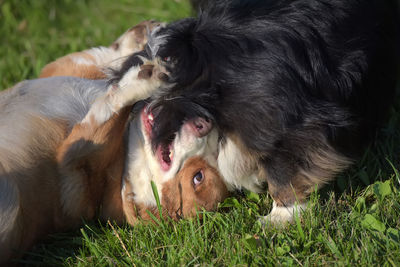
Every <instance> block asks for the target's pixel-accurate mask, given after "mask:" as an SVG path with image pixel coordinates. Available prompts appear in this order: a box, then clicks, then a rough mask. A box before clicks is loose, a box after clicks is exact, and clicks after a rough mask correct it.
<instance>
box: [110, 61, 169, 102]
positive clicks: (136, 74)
mask: <svg viewBox="0 0 400 267" xmlns="http://www.w3.org/2000/svg"><path fill="white" fill-rule="evenodd" d="M168 79H169V78H168V72H167V71H166V70H165V69H164V67H163V66H161V65H160V64H158V63H157V62H153V61H145V62H144V64H143V65H141V66H135V67H132V68H131V69H130V70H129V71H127V72H126V73H125V75H124V76H123V78H122V79H121V80H120V82H119V83H118V84H117V85H116V86H117V90H111V91H110V96H112V97H113V98H114V103H115V104H116V105H118V106H119V107H120V108H121V107H123V106H127V105H132V104H134V103H135V102H137V101H140V100H144V99H146V98H149V97H151V96H152V95H153V94H154V93H155V92H156V91H157V90H159V88H161V87H162V86H163V85H164V84H166V83H167V82H168Z"/></svg>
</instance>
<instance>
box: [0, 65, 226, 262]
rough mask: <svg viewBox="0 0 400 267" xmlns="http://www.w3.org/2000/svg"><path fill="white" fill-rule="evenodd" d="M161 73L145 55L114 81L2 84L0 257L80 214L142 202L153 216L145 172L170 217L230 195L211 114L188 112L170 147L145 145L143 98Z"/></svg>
mask: <svg viewBox="0 0 400 267" xmlns="http://www.w3.org/2000/svg"><path fill="white" fill-rule="evenodd" d="M60 66H62V65H60ZM75 73H76V72H75ZM166 78H167V76H166V74H165V71H164V70H163V68H162V67H161V66H159V65H158V64H157V62H147V63H146V64H144V65H142V66H134V67H132V68H131V70H130V71H128V72H127V73H126V76H125V78H124V79H121V81H120V82H118V83H114V84H109V83H108V82H107V81H106V80H98V81H93V80H86V79H81V78H73V77H52V78H46V79H38V80H32V81H25V82H21V83H19V84H18V85H16V86H15V87H13V88H11V89H8V90H6V91H4V92H1V93H0V125H1V126H0V137H1V138H0V140H1V141H0V152H1V153H0V178H1V179H0V263H2V262H6V261H7V260H8V259H10V258H12V257H16V256H18V255H20V254H21V252H23V251H24V250H26V249H28V248H29V247H30V246H31V245H32V244H34V242H36V240H38V239H39V238H41V237H42V236H44V235H46V234H48V233H51V232H57V231H63V230H65V229H69V228H73V227H75V226H77V225H79V224H80V223H81V221H82V218H83V219H86V220H89V219H92V218H94V216H95V215H96V214H97V215H98V216H99V217H100V219H104V220H106V219H110V220H114V221H116V222H119V223H120V222H123V221H128V222H129V223H130V224H132V225H134V224H135V223H136V222H137V218H138V217H142V218H144V219H149V218H150V216H149V215H148V213H147V212H148V211H149V212H152V213H153V214H154V215H155V216H158V212H156V200H155V198H154V196H153V192H152V189H151V185H150V182H151V181H153V182H154V183H155V184H156V185H157V188H158V191H159V192H158V194H159V195H160V199H161V204H162V206H163V216H168V217H172V218H173V219H179V218H182V217H187V216H193V215H194V214H195V213H196V210H198V209H201V208H204V209H206V210H213V209H215V208H216V205H217V203H218V202H220V201H221V200H223V199H224V198H225V197H226V196H227V190H226V187H225V185H224V183H223V182H222V179H221V177H220V176H219V174H218V172H217V171H216V169H215V168H214V167H213V166H212V165H210V164H209V163H208V161H210V162H212V161H214V162H216V155H217V152H216V148H217V142H218V141H217V140H218V134H217V133H216V130H215V129H214V128H213V125H212V123H211V122H208V121H205V120H203V119H201V118H194V119H193V120H188V121H187V122H186V123H185V124H184V127H183V128H182V130H181V131H180V133H179V135H177V137H176V138H175V139H174V141H173V143H172V144H171V145H170V146H168V147H158V148H157V149H156V150H155V152H154V150H153V149H152V147H151V143H150V137H151V135H152V132H151V128H152V127H151V126H152V124H153V121H152V114H150V113H149V112H148V109H147V108H146V104H145V103H144V102H143V101H141V100H144V99H146V98H148V97H149V96H151V95H152V93H153V92H154V90H155V89H156V88H158V87H160V86H161V84H162V83H164V80H165V79H166ZM139 101H141V102H139ZM138 102H139V103H138ZM135 103H136V105H135V107H134V108H133V109H132V107H133V105H134V104H135ZM15 122H18V123H15Z"/></svg>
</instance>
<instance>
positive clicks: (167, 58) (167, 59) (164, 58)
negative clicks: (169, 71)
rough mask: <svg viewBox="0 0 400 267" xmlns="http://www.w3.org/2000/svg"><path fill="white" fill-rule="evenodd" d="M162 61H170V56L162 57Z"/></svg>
mask: <svg viewBox="0 0 400 267" xmlns="http://www.w3.org/2000/svg"><path fill="white" fill-rule="evenodd" d="M162 60H163V61H164V62H170V61H171V57H163V59H162Z"/></svg>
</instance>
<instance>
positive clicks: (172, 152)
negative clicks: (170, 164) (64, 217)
mask: <svg viewBox="0 0 400 267" xmlns="http://www.w3.org/2000/svg"><path fill="white" fill-rule="evenodd" d="M173 156H174V151H173V150H170V151H169V158H170V159H172V157H173Z"/></svg>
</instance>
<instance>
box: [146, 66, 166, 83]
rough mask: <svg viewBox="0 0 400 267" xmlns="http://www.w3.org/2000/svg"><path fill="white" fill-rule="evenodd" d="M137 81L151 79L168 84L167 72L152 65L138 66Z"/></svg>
mask: <svg viewBox="0 0 400 267" xmlns="http://www.w3.org/2000/svg"><path fill="white" fill-rule="evenodd" d="M138 79H145V80H149V79H153V80H155V81H157V80H158V81H160V82H168V79H169V77H168V74H167V71H166V70H165V69H164V68H163V67H161V66H159V65H158V66H155V65H152V64H143V65H142V66H140V71H139V73H138Z"/></svg>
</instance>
